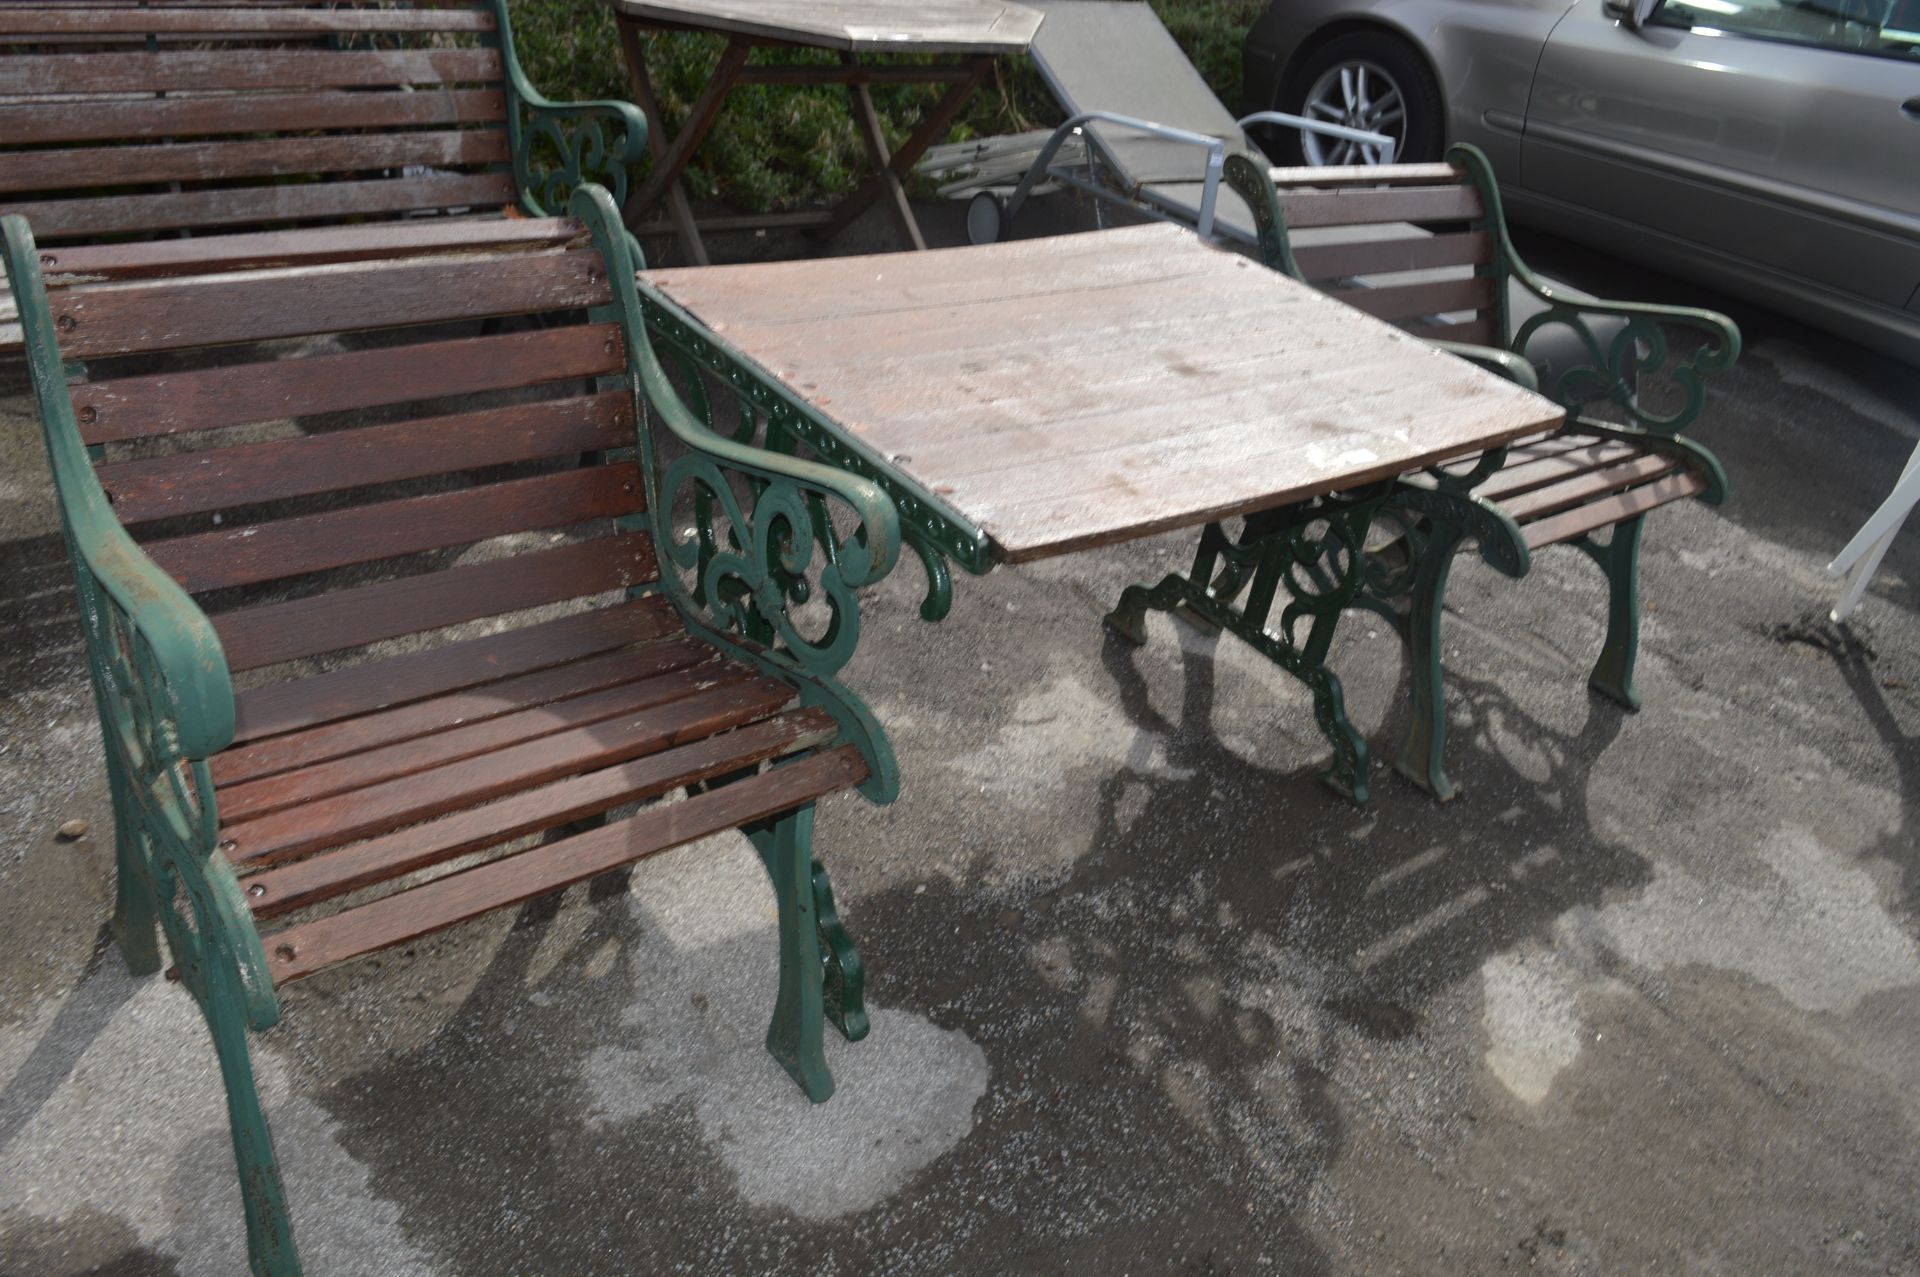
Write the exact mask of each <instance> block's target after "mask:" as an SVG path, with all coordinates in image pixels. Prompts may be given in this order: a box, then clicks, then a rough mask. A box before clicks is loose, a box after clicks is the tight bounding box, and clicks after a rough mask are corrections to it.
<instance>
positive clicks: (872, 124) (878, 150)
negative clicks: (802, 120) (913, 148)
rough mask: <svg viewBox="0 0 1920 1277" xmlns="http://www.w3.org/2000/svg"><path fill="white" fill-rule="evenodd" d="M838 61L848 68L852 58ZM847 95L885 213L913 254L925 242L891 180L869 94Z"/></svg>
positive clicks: (858, 88)
mask: <svg viewBox="0 0 1920 1277" xmlns="http://www.w3.org/2000/svg"><path fill="white" fill-rule="evenodd" d="M840 56H841V61H842V62H844V63H846V64H848V65H852V63H853V55H852V54H851V53H843V54H841V55H840ZM847 92H848V94H849V95H850V96H851V97H852V99H853V122H854V124H855V125H856V126H858V128H859V130H860V136H861V138H862V139H863V140H864V141H865V142H866V144H867V154H868V155H869V156H870V157H871V158H872V160H873V171H874V173H875V175H876V176H878V177H879V178H880V182H881V190H882V191H883V193H884V194H885V195H886V197H887V213H888V214H889V215H890V216H891V217H892V218H893V224H894V227H895V229H897V230H898V231H899V232H900V238H902V239H904V240H905V241H906V242H907V247H909V248H912V249H914V250H916V251H918V250H921V249H924V248H926V246H927V241H926V238H925V237H924V236H922V235H921V234H920V223H919V222H917V221H915V220H914V216H913V207H912V205H910V204H908V203H907V189H906V187H904V186H902V185H900V179H899V178H898V177H895V176H894V173H893V169H892V168H891V167H890V166H891V165H892V163H893V156H892V154H891V153H890V152H888V150H887V134H886V130H885V129H883V128H882V127H881V125H880V113H879V112H878V111H875V110H874V109H873V94H872V93H870V92H869V91H868V90H867V86H866V85H864V84H849V85H848V86H847Z"/></svg>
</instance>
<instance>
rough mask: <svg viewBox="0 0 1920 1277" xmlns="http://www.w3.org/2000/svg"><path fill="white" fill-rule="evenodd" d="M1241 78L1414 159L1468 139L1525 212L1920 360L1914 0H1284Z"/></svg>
mask: <svg viewBox="0 0 1920 1277" xmlns="http://www.w3.org/2000/svg"><path fill="white" fill-rule="evenodd" d="M1246 83H1247V95H1248V105H1249V107H1250V108H1253V107H1271V108H1272V109H1274V110H1279V111H1289V112H1293V113H1295V114H1299V115H1309V116H1317V117H1319V118H1321V119H1326V120H1332V121H1336V122H1339V123H1343V124H1350V125H1355V126H1357V127H1360V128H1364V129H1369V130H1372V131H1375V132H1380V133H1385V134H1387V135H1389V136H1391V137H1393V138H1395V139H1397V142H1398V158H1400V159H1403V160H1427V159H1435V158H1438V157H1439V155H1440V153H1441V152H1442V150H1443V149H1444V148H1445V147H1446V145H1447V144H1448V143H1450V142H1472V143H1474V144H1475V145H1477V146H1479V147H1480V148H1481V149H1483V150H1484V151H1486V153H1487V154H1488V155H1489V156H1490V157H1491V158H1492V160H1493V165H1494V169H1495V171H1496V172H1497V173H1498V174H1499V176H1500V181H1501V188H1502V191H1503V192H1504V194H1505V198H1506V205H1507V210H1508V212H1509V213H1510V214H1511V215H1512V216H1513V218H1514V219H1515V220H1516V221H1524V222H1528V223H1532V224H1534V225H1537V226H1540V227H1542V228H1545V229H1548V230H1552V231H1556V232H1558V233H1560V234H1563V235H1566V236H1569V237H1571V238H1574V239H1579V240H1583V241H1586V242H1588V243H1591V244H1594V245H1597V246H1600V247H1604V248H1605V249H1607V250H1609V251H1611V252H1615V253H1618V254H1620V255H1622V256H1627V257H1633V258H1636V259H1639V260H1642V261H1645V262H1648V263H1651V264H1652V265H1655V266H1658V267H1660V268H1662V269H1665V270H1670V271H1672V272H1674V273H1676V274H1682V275H1687V276H1691V277H1693V278H1696V279H1699V280H1702V281H1705V282H1707V283H1709V284H1712V285H1714V286H1715V287H1718V288H1721V289H1724V290H1725V291H1726V292H1729V293H1733V294H1735V295H1737V296H1744V297H1747V298H1750V299H1752V300H1754V301H1758V302H1761V303H1763V304H1766V305H1769V306H1773V307H1777V308H1779V309H1781V310H1784V311H1787V312H1788V313H1790V314H1793V315H1795V316H1797V317H1799V318H1802V319H1804V320H1806V321H1808V322H1809V323H1815V324H1818V325H1820V326H1822V327H1825V328H1828V329H1831V330H1833V331H1834V332H1837V333H1841V334H1843V335H1846V336H1848V337H1851V338H1853V339H1855V340H1857V341H1860V342H1862V343H1865V344H1867V345H1870V346H1873V347H1875V348H1877V349H1880V350H1883V351H1886V352H1887V353H1889V354H1893V355H1895V356H1897V357H1899V358H1902V359H1904V360H1906V361H1908V362H1910V363H1916V364H1920V0H1666V2H1665V3H1661V0H1577V2H1575V3H1569V0H1276V3H1275V4H1274V5H1273V6H1272V8H1270V9H1269V10H1268V11H1267V12H1266V14H1265V15H1264V16H1263V17H1262V18H1261V19H1260V21H1259V22H1258V23H1257V24H1256V25H1255V26H1254V28H1253V31H1252V33H1251V34H1250V35H1249V37H1248V40H1247V47H1246ZM1272 145H1273V147H1274V148H1275V149H1276V150H1279V149H1281V148H1291V151H1292V154H1291V155H1290V156H1288V157H1287V158H1289V159H1293V160H1296V161H1305V162H1307V163H1357V162H1375V163H1378V162H1380V161H1381V160H1383V159H1385V158H1386V157H1385V156H1384V155H1381V154H1380V153H1379V152H1378V150H1377V149H1376V150H1375V151H1373V152H1372V153H1368V152H1366V151H1364V150H1361V149H1358V148H1354V147H1353V146H1352V144H1350V143H1337V142H1336V143H1328V142H1322V141H1317V140H1314V139H1304V140H1302V139H1298V138H1297V137H1276V138H1275V139H1274V140H1273V143H1272ZM1303 148H1304V153H1303Z"/></svg>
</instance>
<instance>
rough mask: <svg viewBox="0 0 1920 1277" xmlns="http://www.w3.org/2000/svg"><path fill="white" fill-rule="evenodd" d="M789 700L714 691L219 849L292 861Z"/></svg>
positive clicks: (238, 856) (774, 684)
mask: <svg viewBox="0 0 1920 1277" xmlns="http://www.w3.org/2000/svg"><path fill="white" fill-rule="evenodd" d="M794 697H795V692H794V690H793V688H791V687H790V686H788V685H787V684H785V683H782V682H778V681H776V680H774V679H768V678H761V679H752V680H749V681H746V682H741V683H730V684H728V685H726V686H724V687H716V688H711V689H709V690H707V691H704V692H697V693H695V694H694V695H692V696H689V697H685V698H683V699H681V700H677V701H673V702H671V703H669V704H667V705H663V706H660V707H658V708H655V709H652V710H649V711H646V712H643V713H639V714H634V715H630V716H628V717H626V718H620V719H614V720H612V721H611V722H607V723H596V724H594V725H593V726H590V727H582V728H576V729H574V730H572V731H566V732H562V733H560V734H559V735H556V736H543V737H541V738H540V739H538V740H532V741H527V742H525V743H524V744H521V745H515V746H513V747H511V748H508V749H502V750H496V751H494V752H493V753H490V754H483V755H481V756H480V757H478V758H470V759H462V760H461V761H459V762H457V763H449V764H447V765H445V766H442V767H436V768H433V769H432V770H430V771H425V772H416V773H414V774H413V775H410V776H402V777H397V778H395V779H394V780H390V781H387V782H385V783H383V784H379V785H370V786H366V787H364V788H361V789H356V790H354V791H353V792H351V793H347V794H339V795H336V796H334V797H331V798H322V799H319V800H317V801H314V802H310V803H305V804H303V805H301V806H299V807H294V808H290V809H288V810H286V811H280V812H274V813H272V814H270V815H266V816H261V817H260V818H259V819H257V820H250V821H244V822H241V823H238V824H233V825H227V826H225V827H223V828H222V830H221V849H222V850H223V851H225V852H226V854H227V858H228V859H229V860H231V861H233V862H234V863H235V864H246V865H268V864H274V863H277V862H280V861H284V860H290V859H292V858H294V857H295V856H300V855H304V854H306V853H308V852H312V851H318V850H320V849H322V848H325V847H336V846H339V845H341V844H342V843H346V842H349V841H352V840H354V839H357V838H370V837H373V836H374V835H376V834H384V833H387V832H389V831H391V830H395V829H398V828H400V827H401V826H403V825H409V824H412V823H414V822H415V821H421V820H430V819H432V818H433V817H435V816H440V815H444V814H445V813H447V812H450V811H458V810H459V809H460V808H462V807H471V806H473V805H474V804H475V803H483V802H488V801H490V800H492V799H495V798H499V797H501V796H503V795H505V794H511V793H517V792H519V791H521V790H525V789H531V788H533V787H534V786H535V785H542V784H545V783H546V782H548V781H551V780H559V779H560V778H561V777H563V776H574V775H578V774H579V773H581V772H584V771H590V770H592V769H593V768H596V767H606V766H609V765H610V764H613V763H622V762H626V761H627V760H628V759H632V758H639V757H641V756H642V755H645V754H653V753H658V752H659V751H660V750H663V749H668V748H671V747H672V746H674V745H679V744H684V743H686V742H687V741H692V740H699V739H701V738H702V737H706V736H711V735H713V734H714V733H715V732H721V731H726V730H727V729H729V728H733V727H739V726H743V725H744V724H747V723H751V722H756V721H758V720H759V719H762V718H767V717H769V716H771V715H773V714H775V713H777V712H779V711H780V710H781V709H784V708H786V707H787V706H788V705H790V704H792V702H793V700H794Z"/></svg>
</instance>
